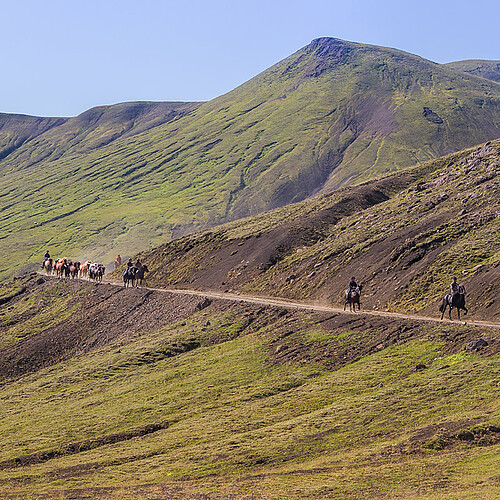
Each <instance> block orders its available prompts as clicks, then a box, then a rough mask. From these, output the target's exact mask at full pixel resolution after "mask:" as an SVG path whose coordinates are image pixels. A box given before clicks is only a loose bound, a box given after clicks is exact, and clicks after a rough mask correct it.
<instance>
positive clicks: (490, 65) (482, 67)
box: [446, 59, 500, 82]
mask: <svg viewBox="0 0 500 500" xmlns="http://www.w3.org/2000/svg"><path fill="white" fill-rule="evenodd" d="M446 66H448V67H450V68H453V69H456V70H458V71H464V72H465V73H469V74H470V75H475V76H480V77H482V78H487V79H488V80H493V81H494V82H500V61H485V60H481V59H479V60H467V61H456V62H451V63H448V64H447V65H446Z"/></svg>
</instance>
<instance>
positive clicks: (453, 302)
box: [344, 285, 468, 321]
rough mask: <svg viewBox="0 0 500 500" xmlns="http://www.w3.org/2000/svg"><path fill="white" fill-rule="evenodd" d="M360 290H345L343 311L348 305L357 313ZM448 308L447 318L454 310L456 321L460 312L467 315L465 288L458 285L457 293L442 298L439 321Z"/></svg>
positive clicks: (359, 286)
mask: <svg viewBox="0 0 500 500" xmlns="http://www.w3.org/2000/svg"><path fill="white" fill-rule="evenodd" d="M361 289H362V286H361V285H358V287H357V288H356V289H354V290H346V294H345V303H344V311H345V308H346V306H347V304H349V310H350V311H351V312H353V311H354V312H356V305H357V306H358V311H359V310H360V309H361V305H360V298H361ZM448 308H449V317H450V320H451V319H452V318H451V311H452V310H453V309H454V308H455V309H456V310H457V315H458V320H459V321H460V310H463V311H464V314H467V312H468V309H467V308H466V307H465V287H464V286H463V285H460V286H459V287H458V292H457V293H454V294H451V293H447V294H446V295H445V296H444V297H443V301H442V303H441V305H440V306H439V312H440V313H441V319H443V317H444V313H445V312H446V309H448Z"/></svg>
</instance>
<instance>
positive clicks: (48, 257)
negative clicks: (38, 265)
mask: <svg viewBox="0 0 500 500" xmlns="http://www.w3.org/2000/svg"><path fill="white" fill-rule="evenodd" d="M49 259H50V253H49V251H48V250H47V251H46V252H45V255H44V256H43V262H42V269H43V268H44V267H45V261H46V260H49Z"/></svg>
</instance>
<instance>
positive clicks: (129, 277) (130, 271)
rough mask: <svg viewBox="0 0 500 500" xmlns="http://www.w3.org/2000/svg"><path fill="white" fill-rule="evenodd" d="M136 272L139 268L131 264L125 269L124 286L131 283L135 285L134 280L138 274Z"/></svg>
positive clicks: (123, 274)
mask: <svg viewBox="0 0 500 500" xmlns="http://www.w3.org/2000/svg"><path fill="white" fill-rule="evenodd" d="M136 273H137V268H136V267H133V266H130V267H128V268H127V269H125V271H123V273H122V276H123V286H125V287H127V286H130V284H131V285H132V286H134V281H135V275H136ZM130 282H132V283H130Z"/></svg>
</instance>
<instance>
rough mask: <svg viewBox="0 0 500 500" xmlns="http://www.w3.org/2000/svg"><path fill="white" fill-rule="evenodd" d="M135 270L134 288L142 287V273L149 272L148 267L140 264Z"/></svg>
mask: <svg viewBox="0 0 500 500" xmlns="http://www.w3.org/2000/svg"><path fill="white" fill-rule="evenodd" d="M135 269H137V271H136V273H135V279H136V286H142V280H144V273H147V272H149V269H148V266H146V264H142V265H141V266H140V267H138V268H135Z"/></svg>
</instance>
